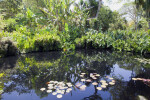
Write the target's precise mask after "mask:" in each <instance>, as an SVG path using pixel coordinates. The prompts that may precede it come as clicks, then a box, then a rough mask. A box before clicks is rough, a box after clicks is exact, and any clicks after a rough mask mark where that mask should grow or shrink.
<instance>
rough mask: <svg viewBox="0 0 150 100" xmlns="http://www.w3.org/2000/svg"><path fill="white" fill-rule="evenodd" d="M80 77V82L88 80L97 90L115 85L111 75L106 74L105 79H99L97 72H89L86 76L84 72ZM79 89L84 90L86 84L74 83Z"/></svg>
mask: <svg viewBox="0 0 150 100" xmlns="http://www.w3.org/2000/svg"><path fill="white" fill-rule="evenodd" d="M80 77H81V78H82V79H81V82H88V83H92V85H94V86H97V87H96V89H97V90H102V89H103V88H106V87H107V86H108V85H115V80H114V79H113V78H112V77H109V76H106V77H105V80H100V79H101V76H100V74H97V73H90V75H89V76H88V75H87V74H86V73H81V75H80ZM76 87H78V88H79V89H80V90H85V88H86V85H82V84H81V83H78V84H77V85H76Z"/></svg>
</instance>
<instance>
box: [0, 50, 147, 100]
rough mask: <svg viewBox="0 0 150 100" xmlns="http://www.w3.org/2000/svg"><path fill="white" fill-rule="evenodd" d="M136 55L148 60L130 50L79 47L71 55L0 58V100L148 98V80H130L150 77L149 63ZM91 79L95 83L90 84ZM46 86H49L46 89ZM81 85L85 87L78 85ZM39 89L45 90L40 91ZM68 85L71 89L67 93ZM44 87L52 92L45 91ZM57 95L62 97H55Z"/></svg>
mask: <svg viewBox="0 0 150 100" xmlns="http://www.w3.org/2000/svg"><path fill="white" fill-rule="evenodd" d="M137 58H140V59H149V57H146V58H145V57H143V56H141V55H133V54H131V53H119V52H109V51H94V50H89V51H85V50H81V51H76V52H72V53H70V54H66V53H62V52H59V51H57V52H46V53H31V54H26V55H21V56H16V57H8V58H1V59H0V73H3V74H4V75H3V77H1V78H0V98H1V100H139V98H142V99H143V98H145V99H147V100H150V87H149V86H148V85H149V83H147V84H145V82H143V81H142V80H141V81H139V80H137V81H134V80H132V78H145V79H149V78H150V65H149V64H147V63H143V62H139V61H138V60H137ZM92 75H93V76H92ZM94 75H97V76H94ZM99 75H100V76H99ZM93 77H94V78H95V79H93ZM87 80H90V81H89V82H88V81H87ZM112 80H113V81H114V82H115V84H114V85H110V84H109V82H111V81H112ZM53 81H54V82H55V85H56V84H57V86H55V85H54V82H53ZM101 81H105V84H107V85H106V87H103V88H102V89H101V90H98V89H97V87H102V85H103V83H102V82H101ZM59 82H61V83H63V84H64V87H66V89H60V88H58V87H59V85H58V84H59ZM94 82H95V83H97V84H95V85H93V83H94ZM67 83H68V84H70V85H71V86H68V85H67ZM50 84H51V85H50ZM48 85H49V86H52V88H50V89H49V88H48ZM82 86H84V88H81V87H82ZM41 88H44V90H43V91H41ZM67 88H69V89H70V91H69V92H67ZM47 90H50V91H51V92H50V93H47ZM58 91H59V92H60V91H63V93H59V92H58ZM54 92H56V95H54ZM57 92H58V93H57ZM60 94H61V96H62V97H61V98H58V95H60Z"/></svg>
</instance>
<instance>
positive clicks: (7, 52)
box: [0, 39, 18, 56]
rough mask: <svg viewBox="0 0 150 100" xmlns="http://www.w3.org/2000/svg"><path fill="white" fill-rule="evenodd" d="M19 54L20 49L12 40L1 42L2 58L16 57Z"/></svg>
mask: <svg viewBox="0 0 150 100" xmlns="http://www.w3.org/2000/svg"><path fill="white" fill-rule="evenodd" d="M17 54H18V49H17V47H16V46H15V45H14V43H13V42H12V41H11V40H9V39H7V40H5V41H0V56H14V55H17Z"/></svg>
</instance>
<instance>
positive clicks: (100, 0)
mask: <svg viewBox="0 0 150 100" xmlns="http://www.w3.org/2000/svg"><path fill="white" fill-rule="evenodd" d="M101 6H102V0H99V3H98V10H97V14H96V18H97V17H98V14H99V12H100V8H101Z"/></svg>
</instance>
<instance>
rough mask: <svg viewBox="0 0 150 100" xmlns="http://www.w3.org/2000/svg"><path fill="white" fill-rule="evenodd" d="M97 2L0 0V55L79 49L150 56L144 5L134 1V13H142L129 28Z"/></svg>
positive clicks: (120, 18)
mask: <svg viewBox="0 0 150 100" xmlns="http://www.w3.org/2000/svg"><path fill="white" fill-rule="evenodd" d="M99 2H100V1H99ZM99 2H98V1H95V0H91V1H90V2H86V1H83V0H81V2H79V3H76V2H75V1H72V0H61V1H60V0H44V1H42V0H32V1H29V0H3V1H0V11H1V13H0V20H1V21H0V24H1V26H0V56H10V55H16V54H19V53H29V52H37V51H40V52H42V51H52V50H63V51H71V50H75V49H78V48H94V49H112V50H119V51H131V52H140V53H150V36H149V34H150V31H149V30H148V28H149V27H148V25H149V20H148V18H149V16H147V15H148V14H149V10H148V9H145V7H144V3H140V2H139V3H137V1H135V3H134V5H138V6H137V8H135V9H137V10H138V9H142V10H141V11H143V12H144V14H141V15H139V14H136V17H137V18H138V17H139V16H140V17H139V18H140V20H139V21H138V24H137V21H136V19H135V20H134V24H131V23H130V22H127V20H126V19H125V18H124V17H123V16H122V14H119V12H117V11H112V10H110V8H109V7H106V6H104V5H99V4H100V3H99ZM145 4H146V3H145ZM99 6H101V7H99ZM147 7H149V5H147ZM99 8H100V9H99ZM95 9H99V10H97V12H96V11H95ZM137 10H136V11H137ZM96 15H98V16H97V17H96V18H94V16H96ZM10 16H11V17H10ZM141 16H142V17H141ZM136 17H135V18H136Z"/></svg>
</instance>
